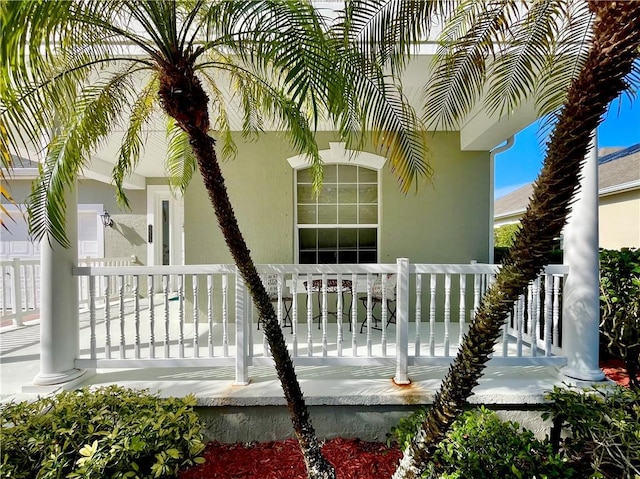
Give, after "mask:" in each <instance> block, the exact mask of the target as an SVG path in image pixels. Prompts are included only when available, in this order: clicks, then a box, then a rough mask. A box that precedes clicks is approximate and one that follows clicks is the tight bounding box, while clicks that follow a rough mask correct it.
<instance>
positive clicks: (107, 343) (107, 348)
mask: <svg viewBox="0 0 640 479" xmlns="http://www.w3.org/2000/svg"><path fill="white" fill-rule="evenodd" d="M104 284H105V288H104V328H105V338H104V352H105V357H106V358H107V359H111V312H110V310H109V308H110V304H109V302H110V294H109V290H110V289H111V284H110V283H109V277H108V276H105V277H104Z"/></svg>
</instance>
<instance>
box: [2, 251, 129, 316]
mask: <svg viewBox="0 0 640 479" xmlns="http://www.w3.org/2000/svg"><path fill="white" fill-rule="evenodd" d="M134 260H135V256H134V257H131V256H127V257H122V258H84V259H80V260H79V261H78V265H79V266H92V267H98V266H113V267H123V266H131V265H132V264H133V262H134ZM0 274H1V275H2V276H1V278H0V320H2V321H4V320H11V321H12V323H13V325H14V326H21V325H22V322H23V320H24V319H26V318H30V317H34V318H37V317H38V316H39V315H40V260H37V259H21V258H13V259H11V260H7V261H0ZM96 287H97V291H99V292H100V293H99V294H98V295H97V297H96V299H102V298H104V296H105V294H107V293H106V290H108V294H109V295H110V296H111V297H114V296H116V295H118V294H119V290H118V285H117V284H116V278H115V277H111V278H104V277H102V278H99V279H98V282H97V285H96ZM78 292H79V299H80V305H81V306H82V305H88V304H89V281H88V278H87V277H80V280H79V285H78ZM132 294H133V293H132V291H131V278H127V281H126V282H125V287H124V295H125V297H129V296H131V295H132Z"/></svg>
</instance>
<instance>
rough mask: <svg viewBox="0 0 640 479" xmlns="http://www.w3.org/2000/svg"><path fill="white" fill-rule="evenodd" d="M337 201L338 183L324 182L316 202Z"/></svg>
mask: <svg viewBox="0 0 640 479" xmlns="http://www.w3.org/2000/svg"><path fill="white" fill-rule="evenodd" d="M337 202H338V185H336V184H335V183H325V184H324V185H322V191H320V194H319V195H318V203H334V204H335V203H337Z"/></svg>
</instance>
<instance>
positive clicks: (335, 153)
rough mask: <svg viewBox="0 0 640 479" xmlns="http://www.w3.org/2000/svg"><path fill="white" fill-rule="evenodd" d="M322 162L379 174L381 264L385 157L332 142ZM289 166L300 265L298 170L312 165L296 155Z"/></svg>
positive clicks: (378, 234)
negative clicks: (381, 171)
mask: <svg viewBox="0 0 640 479" xmlns="http://www.w3.org/2000/svg"><path fill="white" fill-rule="evenodd" d="M318 153H319V155H320V158H321V159H322V162H323V163H325V164H327V165H352V166H362V167H364V168H369V169H372V170H376V171H377V172H378V223H377V233H376V244H377V248H376V249H377V251H376V262H377V263H379V262H380V251H381V249H382V248H381V243H380V241H381V231H382V221H381V220H382V176H381V175H380V170H381V169H382V167H383V166H384V164H385V163H386V161H387V159H386V158H385V157H384V156H380V155H376V154H373V153H367V152H364V151H354V150H347V149H346V148H345V144H344V143H342V142H330V143H329V149H328V150H321V151H319V152H318ZM287 162H288V163H289V166H291V168H293V169H294V170H295V172H294V173H295V174H294V175H293V205H292V206H293V235H292V236H293V251H294V262H295V264H300V247H299V242H298V208H297V205H298V188H297V186H298V174H297V173H298V170H301V169H303V168H309V167H310V166H311V163H310V161H309V157H308V156H307V155H296V156H292V157H290V158H288V159H287ZM340 226H341V227H345V228H347V227H350V226H351V227H365V226H366V225H347V224H344V225H340Z"/></svg>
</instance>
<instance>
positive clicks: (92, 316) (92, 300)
mask: <svg viewBox="0 0 640 479" xmlns="http://www.w3.org/2000/svg"><path fill="white" fill-rule="evenodd" d="M88 279H89V351H90V353H89V356H90V357H91V359H96V358H97V353H96V292H95V287H96V278H95V276H89V277H88Z"/></svg>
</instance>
